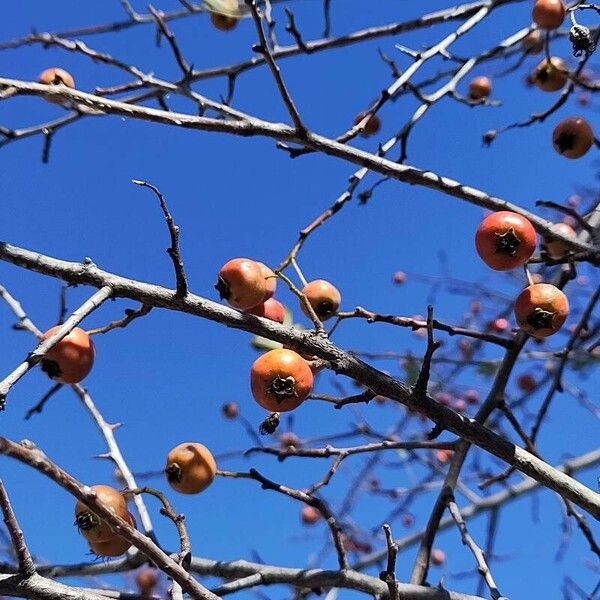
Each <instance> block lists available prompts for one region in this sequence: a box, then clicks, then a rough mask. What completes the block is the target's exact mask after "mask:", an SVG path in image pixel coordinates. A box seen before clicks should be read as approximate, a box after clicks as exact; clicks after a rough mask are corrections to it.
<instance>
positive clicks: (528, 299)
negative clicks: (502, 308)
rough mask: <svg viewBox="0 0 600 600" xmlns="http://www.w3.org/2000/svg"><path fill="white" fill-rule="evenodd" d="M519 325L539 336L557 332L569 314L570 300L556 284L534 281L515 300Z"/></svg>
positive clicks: (531, 333)
mask: <svg viewBox="0 0 600 600" xmlns="http://www.w3.org/2000/svg"><path fill="white" fill-rule="evenodd" d="M514 309H515V317H516V319H517V323H518V324H519V327H520V328H521V329H522V330H523V331H525V332H526V333H528V334H530V335H533V336H535V337H537V338H543V337H548V336H550V335H553V334H554V333H556V332H557V331H558V330H559V329H560V328H561V327H562V325H563V323H564V322H565V320H566V319H567V316H568V315H569V301H568V300H567V297H566V296H565V295H564V294H563V292H562V291H561V290H559V289H558V288H557V287H556V286H554V285H551V284H549V283H534V284H533V285H530V286H529V287H526V288H525V289H524V290H523V291H522V292H521V293H520V294H519V296H518V298H517V299H516V301H515V307H514Z"/></svg>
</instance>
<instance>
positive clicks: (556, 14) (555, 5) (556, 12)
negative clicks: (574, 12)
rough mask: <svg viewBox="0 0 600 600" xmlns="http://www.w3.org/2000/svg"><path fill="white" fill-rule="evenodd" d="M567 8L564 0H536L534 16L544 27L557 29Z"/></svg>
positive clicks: (538, 24)
mask: <svg viewBox="0 0 600 600" xmlns="http://www.w3.org/2000/svg"><path fill="white" fill-rule="evenodd" d="M566 13H567V9H566V7H565V3H564V2H563V0H536V2H535V4H534V5H533V11H532V14H531V16H532V18H533V21H534V23H535V24H536V25H537V26H538V27H540V28H542V29H556V28H557V27H560V26H561V25H562V22H563V21H564V19H565V15H566Z"/></svg>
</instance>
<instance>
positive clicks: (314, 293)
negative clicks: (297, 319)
mask: <svg viewBox="0 0 600 600" xmlns="http://www.w3.org/2000/svg"><path fill="white" fill-rule="evenodd" d="M302 293H303V294H304V295H305V296H306V299H307V300H308V302H309V303H310V305H311V306H312V307H313V310H314V311H315V313H316V314H317V317H319V319H321V321H324V320H325V319H329V318H330V317H333V315H334V314H335V313H336V312H337V310H338V308H339V307H340V304H341V302H342V296H341V295H340V292H339V291H338V289H337V288H336V287H334V286H333V285H332V284H331V283H329V281H325V280H324V279H315V280H314V281H311V282H310V283H307V284H306V285H305V286H304V289H303V290H302ZM300 308H301V309H302V312H303V313H304V314H305V315H306V316H307V317H310V315H309V313H308V311H307V309H306V307H305V306H304V303H303V302H301V303H300Z"/></svg>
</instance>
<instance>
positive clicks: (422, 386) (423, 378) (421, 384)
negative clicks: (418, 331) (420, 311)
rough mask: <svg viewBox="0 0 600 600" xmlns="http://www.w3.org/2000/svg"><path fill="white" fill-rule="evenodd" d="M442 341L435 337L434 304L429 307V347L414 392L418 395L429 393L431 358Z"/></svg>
mask: <svg viewBox="0 0 600 600" xmlns="http://www.w3.org/2000/svg"><path fill="white" fill-rule="evenodd" d="M440 345H441V344H440V343H439V342H436V341H435V340H434V339H433V306H431V305H429V306H428V307H427V349H426V350H425V356H424V357H423V364H422V365H421V371H420V372H419V377H418V379H417V382H416V383H415V388H414V393H415V395H417V396H422V395H424V394H427V386H428V384H429V373H430V370H431V359H432V358H433V353H434V352H435V351H436V350H437V349H438V348H439V347H440Z"/></svg>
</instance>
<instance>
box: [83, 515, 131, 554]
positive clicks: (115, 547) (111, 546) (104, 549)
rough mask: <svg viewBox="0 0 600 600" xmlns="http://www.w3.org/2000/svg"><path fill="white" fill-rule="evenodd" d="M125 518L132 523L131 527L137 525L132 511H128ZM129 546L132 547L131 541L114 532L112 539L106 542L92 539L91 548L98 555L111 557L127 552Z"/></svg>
mask: <svg viewBox="0 0 600 600" xmlns="http://www.w3.org/2000/svg"><path fill="white" fill-rule="evenodd" d="M124 519H125V521H127V522H128V523H129V525H131V527H135V526H136V523H135V519H134V518H133V515H132V514H131V513H127V515H126V516H125V517H124ZM129 548H131V542H129V541H127V540H126V539H125V538H124V537H121V536H120V535H117V534H113V536H112V537H111V538H110V539H108V540H106V541H104V542H92V541H90V550H91V551H92V552H93V553H94V554H96V555H97V556H106V557H111V558H112V557H115V556H121V554H125V552H127V550H129Z"/></svg>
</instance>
